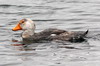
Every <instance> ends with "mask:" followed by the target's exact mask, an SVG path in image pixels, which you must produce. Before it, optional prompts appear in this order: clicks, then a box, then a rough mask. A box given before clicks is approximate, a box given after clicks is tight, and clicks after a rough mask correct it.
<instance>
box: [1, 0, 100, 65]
mask: <svg viewBox="0 0 100 66" xmlns="http://www.w3.org/2000/svg"><path fill="white" fill-rule="evenodd" d="M22 18H30V19H32V20H33V21H34V22H35V24H36V32H39V31H42V30H44V29H47V28H59V29H64V30H68V31H86V30H87V29H89V30H90V32H89V35H90V34H92V38H89V39H88V40H87V42H82V43H70V42H49V43H31V44H29V45H24V44H23V43H22V39H21V37H20V34H21V31H18V32H13V31H12V30H11V29H12V28H13V27H14V26H15V25H16V24H17V22H18V21H19V20H20V19H22ZM99 31H100V1H99V0H0V37H1V38H0V66H99V65H100V35H99Z"/></svg>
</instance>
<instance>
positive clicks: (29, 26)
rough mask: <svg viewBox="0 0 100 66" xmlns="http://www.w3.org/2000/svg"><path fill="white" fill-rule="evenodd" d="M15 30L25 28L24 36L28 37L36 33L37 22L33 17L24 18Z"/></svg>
mask: <svg viewBox="0 0 100 66" xmlns="http://www.w3.org/2000/svg"><path fill="white" fill-rule="evenodd" d="M12 30H13V31H18V30H23V31H24V32H23V33H22V38H28V37H30V36H31V35H33V34H34V30H35V23H34V22H33V21H32V20H31V19H28V18H27V19H22V20H20V21H19V22H18V24H17V25H16V26H15V27H14V28H13V29H12Z"/></svg>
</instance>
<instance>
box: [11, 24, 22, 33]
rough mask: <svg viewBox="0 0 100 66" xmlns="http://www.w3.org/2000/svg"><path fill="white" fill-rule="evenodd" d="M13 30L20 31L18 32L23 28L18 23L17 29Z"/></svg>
mask: <svg viewBox="0 0 100 66" xmlns="http://www.w3.org/2000/svg"><path fill="white" fill-rule="evenodd" d="M12 30H13V31H18V30H22V28H21V26H20V24H19V23H18V24H17V25H16V27H14V28H13V29H12Z"/></svg>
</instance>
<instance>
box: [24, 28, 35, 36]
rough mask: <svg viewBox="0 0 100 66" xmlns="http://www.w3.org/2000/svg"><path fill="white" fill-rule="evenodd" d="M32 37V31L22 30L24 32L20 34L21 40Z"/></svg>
mask: <svg viewBox="0 0 100 66" xmlns="http://www.w3.org/2000/svg"><path fill="white" fill-rule="evenodd" d="M32 35H34V30H33V29H27V30H24V32H23V33H22V38H30V37H31V36H32Z"/></svg>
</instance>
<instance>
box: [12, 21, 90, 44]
mask: <svg viewBox="0 0 100 66" xmlns="http://www.w3.org/2000/svg"><path fill="white" fill-rule="evenodd" d="M12 30H13V31H17V30H23V33H22V38H23V40H24V41H33V42H40V41H54V40H61V41H70V42H83V41H85V37H86V35H87V34H88V30H87V31H86V32H81V31H80V32H74V31H71V32H68V31H66V30H61V29H56V28H49V29H45V30H43V31H41V32H38V33H35V31H34V30H35V23H34V22H33V21H32V20H30V19H22V20H20V21H19V23H18V24H17V26H16V27H15V28H13V29H12Z"/></svg>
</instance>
